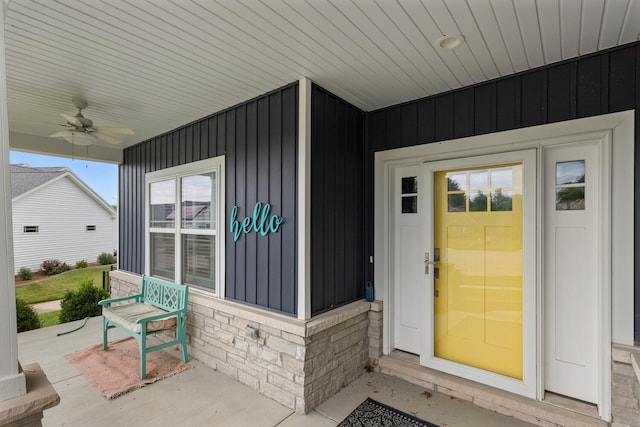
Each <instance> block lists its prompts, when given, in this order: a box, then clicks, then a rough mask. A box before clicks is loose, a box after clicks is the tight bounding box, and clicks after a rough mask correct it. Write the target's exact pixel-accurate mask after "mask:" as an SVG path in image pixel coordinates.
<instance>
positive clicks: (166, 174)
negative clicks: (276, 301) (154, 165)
mask: <svg viewBox="0 0 640 427" xmlns="http://www.w3.org/2000/svg"><path fill="white" fill-rule="evenodd" d="M224 163H225V156H218V157H213V158H210V159H205V160H199V161H197V162H193V163H187V164H185V165H180V166H175V167H171V168H167V169H162V170H159V171H155V172H149V173H147V174H146V175H145V179H144V188H145V198H144V199H145V200H144V229H145V231H144V250H145V257H144V271H145V274H147V275H150V274H151V257H150V249H151V244H150V239H149V236H150V233H151V232H158V233H175V234H177V231H178V230H179V229H180V221H181V219H182V218H181V216H182V210H181V209H176V218H175V223H176V227H175V228H174V229H173V230H167V229H166V228H150V227H149V221H148V219H149V217H150V211H149V202H150V200H149V199H150V194H149V191H148V189H149V185H150V184H151V183H153V182H158V181H165V180H167V179H171V178H174V179H175V180H176V197H177V196H178V195H179V194H180V190H179V188H178V187H179V185H180V178H182V177H184V176H190V175H196V174H199V173H206V172H215V173H216V200H215V203H216V208H217V209H216V210H217V212H216V229H215V231H213V230H197V233H196V231H195V230H194V231H193V232H191V231H183V232H182V233H183V234H193V233H196V234H207V235H215V236H216V237H217V238H216V244H215V250H216V260H215V263H216V265H215V270H216V273H215V283H216V286H215V291H209V290H206V289H204V288H194V289H198V290H202V291H203V292H206V293H207V294H213V295H216V296H218V297H220V298H223V297H224V295H225V270H224V268H225V243H224V242H225V233H224V231H225V229H226V228H225V224H226V220H225V212H226V211H225V205H224V201H225V172H224ZM176 202H178V201H177V200H176ZM175 245H176V246H175V253H176V257H175V259H174V262H175V264H174V266H175V267H174V268H175V275H174V281H175V282H176V283H181V282H182V262H181V259H182V256H181V254H182V248H181V245H182V241H181V239H175Z"/></svg>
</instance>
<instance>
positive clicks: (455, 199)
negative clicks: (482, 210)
mask: <svg viewBox="0 0 640 427" xmlns="http://www.w3.org/2000/svg"><path fill="white" fill-rule="evenodd" d="M448 200H449V204H448V208H447V209H448V211H449V212H466V211H467V196H466V195H465V194H464V193H459V194H449V196H448Z"/></svg>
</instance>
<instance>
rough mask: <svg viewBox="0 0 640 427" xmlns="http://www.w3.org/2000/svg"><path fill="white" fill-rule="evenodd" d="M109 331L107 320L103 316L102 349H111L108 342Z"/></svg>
mask: <svg viewBox="0 0 640 427" xmlns="http://www.w3.org/2000/svg"><path fill="white" fill-rule="evenodd" d="M108 330H109V328H108V326H107V318H106V317H104V316H102V349H103V350H106V349H108V348H109V344H108V341H107V331H108Z"/></svg>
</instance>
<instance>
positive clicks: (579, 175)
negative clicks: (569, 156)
mask: <svg viewBox="0 0 640 427" xmlns="http://www.w3.org/2000/svg"><path fill="white" fill-rule="evenodd" d="M584 179H585V169H584V160H573V161H570V162H558V163H556V185H564V184H579V183H583V182H584Z"/></svg>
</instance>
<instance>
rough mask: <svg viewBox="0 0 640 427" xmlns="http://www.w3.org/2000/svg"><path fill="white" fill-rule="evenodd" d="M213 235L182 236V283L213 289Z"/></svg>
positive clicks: (214, 261) (214, 263) (214, 264)
mask: <svg viewBox="0 0 640 427" xmlns="http://www.w3.org/2000/svg"><path fill="white" fill-rule="evenodd" d="M215 239H216V237H215V236H199V235H195V234H184V235H183V236H182V283H184V284H187V285H196V286H201V287H205V288H209V289H212V290H215V266H216V258H215V251H216V250H215Z"/></svg>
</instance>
